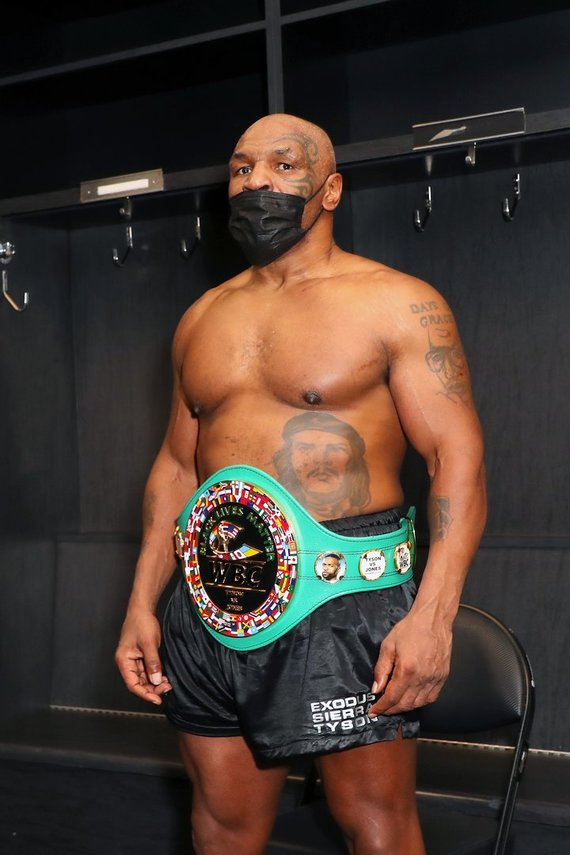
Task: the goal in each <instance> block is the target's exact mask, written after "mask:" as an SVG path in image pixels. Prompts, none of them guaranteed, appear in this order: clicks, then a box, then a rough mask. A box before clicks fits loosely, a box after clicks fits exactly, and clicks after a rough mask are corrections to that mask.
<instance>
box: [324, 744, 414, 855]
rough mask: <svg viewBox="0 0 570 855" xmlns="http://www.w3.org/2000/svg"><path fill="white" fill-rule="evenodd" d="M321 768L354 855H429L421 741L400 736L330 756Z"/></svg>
mask: <svg viewBox="0 0 570 855" xmlns="http://www.w3.org/2000/svg"><path fill="white" fill-rule="evenodd" d="M319 765H320V769H321V775H322V778H323V784H324V788H325V793H326V796H327V801H328V804H329V807H330V810H331V812H332V814H333V816H334V817H335V819H336V821H337V822H338V824H339V826H340V828H341V829H342V831H343V833H344V835H345V838H346V841H347V844H348V847H349V851H350V853H351V855H425V849H424V845H423V840H422V834H421V829H420V825H419V820H418V814H417V807H416V793H415V787H416V740H415V739H402V738H401V736H398V738H397V739H396V740H394V741H393V742H377V743H375V744H374V745H364V746H362V747H359V748H351V749H349V750H348V751H340V752H338V753H337V754H327V755H325V756H323V757H321V758H320V762H319Z"/></svg>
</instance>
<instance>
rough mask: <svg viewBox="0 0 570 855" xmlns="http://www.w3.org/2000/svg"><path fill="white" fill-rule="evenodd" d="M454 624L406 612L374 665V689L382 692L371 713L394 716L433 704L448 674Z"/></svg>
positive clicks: (389, 635)
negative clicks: (452, 626) (449, 624)
mask: <svg viewBox="0 0 570 855" xmlns="http://www.w3.org/2000/svg"><path fill="white" fill-rule="evenodd" d="M451 641H452V635H451V627H449V626H448V624H447V623H443V622H441V621H434V620H433V618H427V617H424V616H423V615H414V614H413V613H410V614H409V615H406V617H405V618H403V619H402V620H401V621H400V622H399V623H397V624H396V625H395V626H394V627H393V628H392V629H391V630H390V632H389V633H388V635H387V636H386V638H385V639H384V641H383V642H382V645H381V647H380V655H379V657H378V661H377V663H376V667H375V668H374V684H373V686H372V692H373V693H374V694H379V693H382V697H380V698H379V699H378V700H377V701H375V702H374V703H373V704H372V706H371V707H370V709H369V710H368V715H371V716H372V715H393V714H395V713H402V712H407V711H408V710H412V709H415V708H417V707H423V706H425V705H426V704H430V703H432V702H433V701H435V699H436V698H437V696H438V695H439V693H440V691H441V688H442V686H443V684H444V683H445V680H446V678H447V675H448V674H449V662H450V659H451Z"/></svg>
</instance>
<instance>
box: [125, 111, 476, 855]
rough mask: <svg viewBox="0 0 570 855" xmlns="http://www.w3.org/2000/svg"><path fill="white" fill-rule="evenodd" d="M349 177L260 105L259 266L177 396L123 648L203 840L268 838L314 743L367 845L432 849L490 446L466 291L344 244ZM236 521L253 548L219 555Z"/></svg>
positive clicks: (186, 321)
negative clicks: (290, 774) (426, 773)
mask: <svg viewBox="0 0 570 855" xmlns="http://www.w3.org/2000/svg"><path fill="white" fill-rule="evenodd" d="M341 189H342V178H341V176H340V175H339V174H338V173H337V172H336V166H335V160H334V151H333V147H332V145H331V142H330V140H329V138H328V137H327V135H326V134H325V132H324V131H323V130H322V129H320V128H318V127H316V126H315V125H313V124H311V123H309V122H307V121H305V120H303V119H300V118H297V117H294V116H288V115H272V116H266V117H264V118H262V119H260V120H259V121H258V122H256V123H255V124H254V125H252V126H251V127H250V128H249V129H248V130H247V131H246V132H245V133H244V134H243V136H242V137H241V139H240V140H239V142H238V144H237V146H236V149H235V151H234V152H233V155H232V157H231V160H230V182H229V196H230V207H231V219H230V228H231V231H232V234H233V235H234V237H236V239H237V240H238V241H239V243H240V245H241V246H242V247H243V249H244V252H245V253H246V255H247V257H248V259H249V260H250V261H251V264H252V266H251V267H249V268H248V269H246V270H245V271H244V272H242V273H240V274H239V275H238V276H236V277H234V278H233V279H230V280H229V281H228V282H225V283H224V284H223V285H221V286H219V287H217V288H213V289H212V290H211V291H209V292H207V293H206V294H205V295H204V296H203V297H201V298H200V299H199V300H198V301H197V302H196V303H195V304H194V305H193V306H192V307H191V308H190V309H189V310H188V311H187V313H186V314H185V315H184V317H183V318H182V320H181V322H180V325H179V327H178V329H177V331H176V334H175V337H174V342H173V365H174V392H173V403H172V413H171V418H170V422H169V426H168V429H167V433H166V437H165V440H164V443H163V445H162V447H161V449H160V451H159V454H158V457H157V459H156V461H155V463H154V466H153V468H152V470H151V473H150V476H149V479H148V483H147V487H146V491H145V498H144V537H143V543H142V548H141V554H140V559H139V562H138V565H137V571H136V576H135V581H134V586H133V591H132V595H131V598H130V601H129V605H128V610H127V615H126V619H125V622H124V625H123V630H122V634H121V639H120V642H119V646H118V649H117V653H116V661H117V664H118V666H119V668H120V670H121V673H122V675H123V678H124V680H125V682H126V685H127V687H128V688H129V689H130V690H131V691H132V692H134V693H135V694H136V695H137V696H138V697H140V698H143V699H146V700H148V701H150V702H151V703H155V704H160V703H162V702H163V700H164V702H165V704H166V711H167V714H168V717H169V719H170V720H171V721H172V722H173V723H174V725H175V726H176V727H177V729H178V730H179V731H180V744H181V750H182V755H183V758H184V761H185V764H186V768H187V770H188V773H189V775H190V778H191V780H192V782H193V805H192V826H193V834H194V841H195V848H196V851H197V853H199V855H217V853H224V855H227V853H228V852H231V853H232V855H256V854H257V853H262V852H263V851H264V847H265V845H266V841H267V839H268V837H269V835H270V832H271V827H272V824H273V820H274V816H275V812H276V809H277V805H278V800H279V795H280V792H281V788H282V786H283V783H284V780H285V778H286V775H287V758H288V757H290V756H292V755H294V754H300V753H309V754H313V755H316V756H318V757H319V758H320V760H319V764H320V770H321V775H322V778H323V782H324V787H325V791H326V795H327V799H328V802H329V805H330V807H331V810H332V813H333V815H334V816H335V818H336V820H337V822H338V823H339V825H340V827H341V828H342V830H343V832H344V834H345V837H346V840H347V844H348V846H349V850H350V852H351V853H352V855H377V853H386V855H404V853H405V855H421V853H423V852H424V848H423V843H422V839H421V832H420V829H419V824H418V819H417V812H416V805H415V738H414V737H415V736H416V735H417V729H418V728H417V713H416V712H415V711H416V710H417V709H418V708H419V707H421V706H423V705H425V704H427V703H430V702H431V701H433V700H434V699H435V698H436V697H437V695H438V693H439V691H440V689H441V686H442V684H443V682H444V681H445V678H446V676H447V673H448V669H449V659H450V652H451V641H452V624H453V620H454V617H455V615H456V612H457V608H458V604H459V599H460V594H461V590H462V586H463V582H464V578H465V574H466V572H467V569H468V566H469V563H470V561H471V558H472V556H473V554H474V551H475V550H476V548H477V545H478V542H479V539H480V536H481V533H482V530H483V527H484V522H485V484H484V468H483V444H482V438H481V431H480V426H479V421H478V418H477V415H476V412H475V409H474V406H473V402H472V399H471V390H470V381H469V373H468V368H467V364H466V361H465V356H464V354H463V349H462V347H461V342H460V338H459V334H458V331H457V328H456V326H455V322H454V319H453V315H452V313H451V310H450V308H449V307H448V305H447V303H446V301H445V300H444V298H443V297H442V296H441V294H439V293H438V292H437V291H435V290H434V289H433V288H432V287H431V286H430V285H428V284H427V283H425V282H422V281H419V280H417V279H415V278H413V277H410V276H407V275H404V274H402V273H400V272H398V271H395V270H393V269H390V268H388V267H386V266H384V265H382V264H378V263H376V262H373V261H371V260H368V259H365V258H361V257H358V256H355V255H352V254H349V253H346V252H343V251H342V250H341V249H339V248H338V247H337V246H336V245H335V243H334V241H333V237H332V221H333V213H334V211H335V209H336V207H337V205H338V203H339V201H340V197H341ZM331 337H332V338H334V340H335V341H337V342H342V346H337V347H336V348H334V350H332V351H331V349H330V347H328V343H329V341H330V339H331ZM407 441H409V442H410V443H411V444H412V445H413V446H414V447H415V448H416V449H417V450H418V451H419V453H420V454H421V455H422V456H423V458H424V459H425V461H426V465H427V470H428V472H429V476H430V479H431V491H430V496H429V507H428V516H429V524H430V550H429V556H428V561H427V565H426V567H425V570H424V574H423V577H422V582H421V585H420V587H419V591H418V593H417V596H416V597H415V599H414V593H415V589H414V583H413V580H412V579H411V578H410V577H411V565H412V561H413V534H412V524H411V522H409V521H408V520H407V519H403V518H402V514H401V513H400V511H399V506H400V505H401V503H402V502H403V498H404V497H403V493H402V488H401V485H400V481H399V471H400V467H401V464H402V460H403V456H404V453H405V449H406V443H407ZM311 457H312V458H313V461H312V463H311ZM352 464H354V465H352ZM359 467H360V468H362V467H364V468H365V473H364V474H365V477H364V478H363V477H362V474H360V477H358V469H359ZM280 481H281V483H279V482H280ZM355 481H357V482H358V483H359V486H358V487H357V488H354V482H355ZM283 482H285V483H283ZM228 491H229V492H228ZM193 494H194V496H193ZM327 494H328V495H327ZM191 496H193V498H192V501H191V502H188V499H189V497H191ZM323 497H324V500H323ZM183 508H184V512H183V513H182V514H181V510H182V509H183ZM180 514H181V516H180V526H181V535H180V537H179V547H180V548H179V552H180V555H181V556H182V557H183V560H184V564H185V571H186V580H183V579H181V581H180V584H179V586H178V587H177V588H176V591H175V593H174V595H173V598H172V600H171V602H170V604H169V607H168V612H167V615H166V618H165V623H164V637H163V639H162V640H163V644H164V650H163V657H164V665H165V667H164V668H163V666H162V663H161V659H160V657H159V645H160V643H161V630H160V627H159V625H158V622H157V620H156V618H155V616H154V611H155V608H156V604H157V602H158V600H159V597H160V595H161V593H162V591H163V590H164V587H165V585H166V584H167V581H168V579H169V578H170V576H171V574H172V572H173V570H174V568H175V557H174V553H173V547H172V531H173V525H174V521H175V519H176V518H177V517H178V515H180ZM232 514H233V516H232ZM329 515H330V516H329ZM226 518H227V519H228V521H229V523H230V528H228V530H227V533H228V534H229V535H230V536H231V538H233V539H232V541H231V544H230V546H232V548H233V546H235V550H234V553H235V554H234V556H233V557H232V554H231V553H230V552H224V553H223V554H221V555H220V552H221V549H220V540H219V526H220V524H221V522H222V521H224V520H226ZM269 530H271V536H269V535H268V534H267V532H268V531H269ZM312 541H314V543H312ZM325 541H326V542H325ZM243 543H245V544H246V547H247V548H245V547H244V546H243V545H242V546H240V544H243ZM274 543H276V544H277V545H278V549H277V550H275V549H274V548H273V544H274ZM353 544H354V545H355V546H354V548H353V546H352V545H353ZM230 546H228V549H229V548H230ZM340 547H342V548H340ZM311 549H316V550H317V551H318V552H319V553H320V554H322V553H326V552H328V551H335V552H338V553H339V554H341V553H342V555H343V557H344V559H345V561H346V566H347V572H346V574H345V576H344V578H343V579H342V580H341V581H339V582H337V583H336V584H334V585H329V584H326V581H325V580H322V579H319V578H317V574H316V567H317V563H318V558H317V557H316V552H314V551H313V552H311ZM246 553H247V554H246ZM262 553H263V554H262ZM353 553H354V554H353ZM236 556H237V557H236ZM260 556H261V557H262V558H263V560H259V559H260ZM313 562H314V566H313ZM186 581H188V582H189V584H186ZM350 586H352V587H350ZM367 586H369V587H367ZM341 594H344V595H342V596H341ZM247 598H250V599H249V600H248V599H247ZM272 598H273V599H272ZM244 603H245V605H244ZM248 603H249V604H248ZM260 603H261V605H259V604H260ZM290 616H291V619H290ZM256 621H257V623H256ZM284 629H286V630H287V631H283V630H284ZM240 645H243V647H240ZM247 645H249V646H247Z"/></svg>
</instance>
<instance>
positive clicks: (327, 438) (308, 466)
mask: <svg viewBox="0 0 570 855" xmlns="http://www.w3.org/2000/svg"><path fill="white" fill-rule="evenodd" d="M365 448H366V447H365V444H364V440H363V439H362V437H361V436H360V434H358V433H357V431H355V430H354V428H353V427H352V426H351V425H349V424H348V423H347V422H344V421H342V420H341V419H337V418H336V416H333V415H330V414H329V413H323V412H318V413H314V412H312V413H300V414H299V415H297V416H293V418H292V419H289V421H288V422H286V423H285V426H284V428H283V445H282V447H281V448H280V449H279V451H277V452H276V453H275V455H274V456H273V463H274V465H275V469H276V471H277V475H278V478H279V480H280V482H281V483H282V484H283V486H284V487H286V488H287V489H288V490H289V491H290V492H291V493H292V494H293V495H294V496H295V498H296V499H298V500H299V501H300V502H301V504H302V505H304V507H306V508H307V510H308V511H309V512H310V513H312V514H313V515H314V516H316V517H317V518H318V519H321V520H324V519H334V518H335V517H339V516H347V515H349V514H354V513H358V512H359V511H361V510H362V509H363V508H364V507H365V506H366V504H367V503H368V501H369V499H370V491H369V486H370V476H369V473H368V466H367V465H366V461H365V460H364V452H365Z"/></svg>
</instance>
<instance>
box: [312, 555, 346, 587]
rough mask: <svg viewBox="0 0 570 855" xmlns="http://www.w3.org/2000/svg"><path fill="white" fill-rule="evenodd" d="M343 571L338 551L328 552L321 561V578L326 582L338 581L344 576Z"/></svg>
mask: <svg viewBox="0 0 570 855" xmlns="http://www.w3.org/2000/svg"><path fill="white" fill-rule="evenodd" d="M341 571H342V564H341V556H340V555H339V554H338V553H337V552H327V553H326V554H325V555H324V557H323V560H322V562H321V572H320V576H321V579H324V580H325V582H331V583H333V582H336V581H337V580H340V579H341V578H342V575H341ZM317 575H318V574H317Z"/></svg>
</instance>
